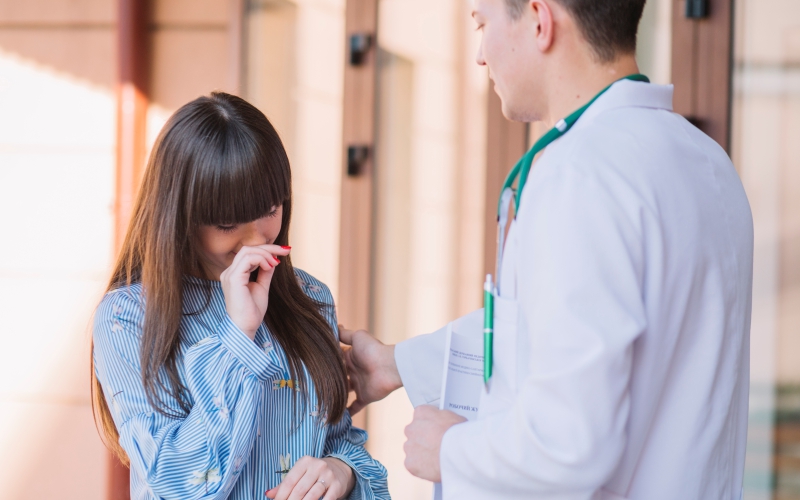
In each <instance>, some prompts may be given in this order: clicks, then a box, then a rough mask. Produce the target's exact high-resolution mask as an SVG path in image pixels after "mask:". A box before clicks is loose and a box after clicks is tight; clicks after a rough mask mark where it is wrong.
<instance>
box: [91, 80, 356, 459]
mask: <svg viewBox="0 0 800 500" xmlns="http://www.w3.org/2000/svg"><path fill="white" fill-rule="evenodd" d="M277 206H283V218H282V226H281V230H280V233H279V234H278V237H277V238H276V240H275V242H274V243H275V244H276V245H288V244H289V237H288V235H289V222H290V220H291V213H292V192H291V171H290V168H289V159H288V157H287V155H286V151H285V150H284V148H283V144H282V143H281V140H280V138H279V137H278V134H277V132H276V131H275V129H274V128H273V127H272V125H271V124H270V122H269V120H267V118H266V117H265V116H264V114H263V113H261V112H260V111H259V110H258V109H256V108H255V107H253V106H252V105H251V104H249V103H247V102H246V101H244V100H243V99H240V98H238V97H235V96H232V95H229V94H225V93H213V94H211V95H210V96H209V97H200V98H198V99H196V100H194V101H192V102H190V103H189V104H186V105H185V106H183V107H182V108H180V109H179V110H178V111H176V112H175V114H174V115H172V117H171V118H170V119H169V121H168V122H167V124H166V125H165V126H164V128H163V129H162V131H161V133H160V135H159V137H158V139H157V140H156V143H155V146H154V147H153V152H152V154H151V156H150V160H149V162H148V165H147V169H146V171H145V174H144V179H143V181H142V188H141V190H140V192H139V195H138V198H137V201H136V205H135V208H134V211H133V217H132V219H131V222H130V226H129V228H128V232H127V235H126V237H125V240H124V243H123V246H122V250H121V252H120V255H119V257H118V259H117V263H116V266H115V267H114V272H113V275H112V277H111V281H110V283H109V285H108V290H109V291H111V290H114V289H116V288H120V287H124V286H130V285H131V284H133V283H141V284H142V290H143V294H144V295H145V297H146V300H145V301H144V324H143V328H142V330H143V331H142V339H141V366H142V383H143V385H144V389H145V393H146V395H147V399H148V402H149V403H150V405H151V406H152V407H153V408H154V409H156V410H157V411H158V412H159V413H162V414H164V415H168V416H177V417H180V416H182V415H186V414H187V413H188V412H189V410H190V405H189V403H188V398H187V389H186V387H185V386H184V385H183V383H182V382H181V380H180V376H179V374H178V366H177V365H178V363H179V360H178V359H177V358H178V347H179V345H180V335H181V333H180V322H181V317H182V315H183V314H184V313H183V277H184V275H186V274H189V275H194V276H201V277H206V278H209V277H208V276H206V275H205V272H204V270H203V268H202V266H201V264H200V260H199V257H198V254H197V251H196V247H195V241H196V239H195V234H196V228H197V227H198V226H200V225H206V224H208V225H228V224H243V223H247V222H251V221H253V220H256V219H258V218H261V217H263V216H265V215H266V214H268V213H270V212H271V210H272V209H273V208H274V207H277ZM208 293H209V297H210V293H211V289H210V287H209V289H208ZM324 307H328V306H326V305H325V304H320V303H318V302H315V301H314V300H312V299H311V298H310V297H308V296H307V295H306V294H305V293H303V291H302V289H301V288H300V285H299V284H298V282H297V279H296V278H295V274H294V269H293V267H292V263H291V258H290V257H288V256H287V257H282V258H281V265H279V266H277V267H276V268H275V274H274V276H273V278H272V283H271V286H270V291H269V308H268V310H267V313H266V316H265V318H264V321H265V322H266V325H267V327H268V328H269V330H270V333H271V334H272V335H273V336H274V338H275V340H276V341H277V342H278V343H279V344H280V346H281V347H282V348H283V349H284V351H285V353H286V357H287V358H288V360H289V371H290V375H291V377H292V379H293V380H298V381H300V386H301V387H307V384H306V376H305V372H304V370H303V367H305V368H306V369H307V370H308V374H309V376H310V377H311V379H312V380H313V382H314V386H315V392H316V395H317V398H318V400H319V401H320V404H321V406H322V408H324V410H323V411H327V412H328V415H329V418H328V419H329V421H330V422H332V423H335V422H338V421H339V420H340V419H341V418H342V416H343V414H344V410H345V406H346V404H347V382H346V374H345V367H344V362H343V360H342V356H341V351H340V350H339V345H338V343H337V342H336V339H335V336H334V333H333V330H332V326H331V325H330V324H328V322H327V321H326V320H325V318H324V317H323V315H322V312H323V311H322V309H323V308H324ZM162 391H163V392H165V393H166V394H169V396H170V397H171V398H172V399H174V400H175V401H177V402H178V404H179V406H180V408H178V409H174V408H169V407H168V405H167V404H166V403H165V402H164V401H163V400H162V398H161V396H160V395H159V394H160V393H161V392H162ZM305 396H307V394H305ZM92 405H93V408H94V411H95V419H96V421H97V420H99V426H100V428H101V434H102V435H103V437H104V438H105V439H104V440H105V442H106V445H107V446H108V447H109V448H111V450H112V451H113V452H114V453H116V454H117V456H118V457H119V458H120V459H121V460H122V461H123V463H127V456H126V455H125V452H124V451H123V450H122V448H121V447H120V445H119V434H118V432H117V429H116V427H115V425H114V422H113V420H112V418H111V413H110V411H109V408H108V404H107V402H106V400H105V397H104V395H103V391H102V387H101V386H100V383H99V381H98V380H97V377H96V376H95V371H94V360H92Z"/></svg>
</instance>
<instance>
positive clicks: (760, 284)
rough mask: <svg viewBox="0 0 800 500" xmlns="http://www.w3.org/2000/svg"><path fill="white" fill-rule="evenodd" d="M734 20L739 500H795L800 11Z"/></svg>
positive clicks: (765, 8)
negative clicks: (743, 405) (746, 412)
mask: <svg viewBox="0 0 800 500" xmlns="http://www.w3.org/2000/svg"><path fill="white" fill-rule="evenodd" d="M735 12H736V24H735V34H736V36H735V57H734V101H733V140H732V143H733V160H734V163H735V165H736V167H737V168H738V169H739V172H740V174H741V176H742V180H743V182H744V185H745V189H746V190H747V195H748V198H749V200H750V204H751V207H752V210H753V219H754V224H755V265H754V284H753V323H752V330H751V396H750V429H749V432H748V445H749V449H748V457H747V474H746V478H747V480H746V481H745V499H746V500H756V499H764V500H767V499H770V500H771V499H773V498H776V499H780V500H791V499H797V498H800V493H798V491H799V490H798V488H797V486H796V485H797V484H798V478H800V469H799V468H798V467H797V466H796V465H794V464H795V463H796V461H795V458H794V457H795V456H796V454H795V452H794V451H793V450H794V449H796V447H797V445H798V443H797V439H796V438H795V436H797V431H796V423H795V422H796V416H797V415H798V414H800V404H798V400H797V397H798V395H800V392H798V388H800V145H799V144H800V143H798V140H797V138H798V137H800V69H798V68H799V67H800V4H799V3H798V2H796V1H794V0H738V1H737V2H736V9H735ZM776 411H780V412H781V413H782V419H781V420H779V421H777V425H776V418H775V412H776ZM792 415H794V416H795V417H794V419H793V418H791V416H792ZM792 426H794V427H792ZM793 429H794V430H793ZM776 437H777V441H776Z"/></svg>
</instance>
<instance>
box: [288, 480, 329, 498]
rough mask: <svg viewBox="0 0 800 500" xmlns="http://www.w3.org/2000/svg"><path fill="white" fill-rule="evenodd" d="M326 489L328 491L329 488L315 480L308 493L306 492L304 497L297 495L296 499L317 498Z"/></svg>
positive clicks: (320, 496)
mask: <svg viewBox="0 0 800 500" xmlns="http://www.w3.org/2000/svg"><path fill="white" fill-rule="evenodd" d="M327 491H330V489H329V488H326V487H325V485H323V484H322V483H320V482H319V481H317V482H316V483H315V484H314V486H312V487H311V489H310V490H308V493H306V495H305V496H304V497H298V500H319V499H320V498H322V496H323V495H324V494H325V493H326V492H327ZM292 500H293V499H292Z"/></svg>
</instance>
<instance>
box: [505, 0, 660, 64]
mask: <svg viewBox="0 0 800 500" xmlns="http://www.w3.org/2000/svg"><path fill="white" fill-rule="evenodd" d="M555 1H556V2H558V3H559V4H561V5H562V6H563V7H564V8H566V9H567V11H568V12H569V13H570V14H571V15H572V17H573V18H574V19H575V21H576V22H577V24H578V28H579V29H580V30H581V33H582V34H583V36H584V37H585V38H586V40H587V41H588V42H589V44H590V45H591V46H592V48H593V49H594V52H595V55H596V56H597V59H598V60H599V61H600V62H611V61H613V60H614V59H616V58H617V56H619V55H620V54H633V53H634V52H636V33H637V32H638V30H639V21H640V20H641V19H642V12H643V11H644V4H645V1H646V0H555ZM528 2H529V0H506V4H507V5H508V12H509V14H510V15H511V17H512V18H514V19H518V18H519V16H521V15H522V12H523V11H524V9H525V7H526V6H527V5H528Z"/></svg>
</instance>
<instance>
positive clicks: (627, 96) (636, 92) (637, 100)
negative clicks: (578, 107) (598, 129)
mask: <svg viewBox="0 0 800 500" xmlns="http://www.w3.org/2000/svg"><path fill="white" fill-rule="evenodd" d="M673 93H674V86H673V85H655V84H653V83H645V82H634V81H631V80H620V81H618V82H616V83H615V84H614V85H612V86H611V88H609V89H608V90H607V91H606V92H605V93H604V94H603V95H601V96H600V97H599V98H598V99H597V100H596V101H595V102H594V104H592V105H591V106H590V107H589V109H587V110H586V112H585V113H584V114H583V116H581V118H580V120H578V123H576V124H575V128H579V127H581V126H582V125H584V124H586V123H589V122H590V121H592V120H593V119H594V118H595V117H597V116H598V115H599V114H600V113H603V112H604V111H608V110H612V109H618V108H650V109H663V110H665V111H672V97H673Z"/></svg>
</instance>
